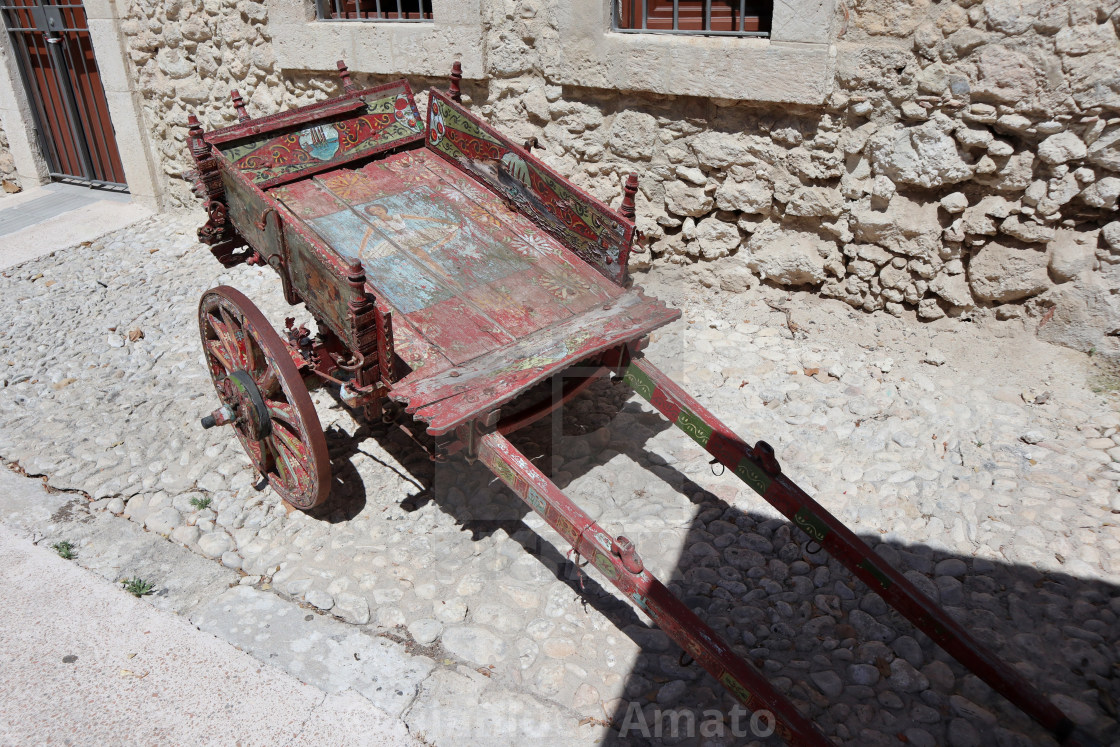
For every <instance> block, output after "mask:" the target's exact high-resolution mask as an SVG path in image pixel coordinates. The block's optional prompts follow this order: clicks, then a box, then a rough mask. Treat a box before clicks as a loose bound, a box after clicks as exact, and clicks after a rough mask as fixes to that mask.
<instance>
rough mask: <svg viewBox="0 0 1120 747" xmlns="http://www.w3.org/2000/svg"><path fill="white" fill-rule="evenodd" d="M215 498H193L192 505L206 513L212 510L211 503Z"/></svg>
mask: <svg viewBox="0 0 1120 747" xmlns="http://www.w3.org/2000/svg"><path fill="white" fill-rule="evenodd" d="M212 500H213V498H191V505H192V506H194V507H195V508H197V509H198V510H199V511H205V510H206V509H208V508H210V502H211V501H212Z"/></svg>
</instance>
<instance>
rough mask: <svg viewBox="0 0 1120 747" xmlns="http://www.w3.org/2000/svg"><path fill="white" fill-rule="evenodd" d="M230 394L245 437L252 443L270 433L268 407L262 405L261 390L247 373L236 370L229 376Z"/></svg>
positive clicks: (270, 423) (270, 420)
mask: <svg viewBox="0 0 1120 747" xmlns="http://www.w3.org/2000/svg"><path fill="white" fill-rule="evenodd" d="M229 383H230V394H231V395H232V399H233V401H232V402H231V403H230V404H231V405H233V408H234V410H235V411H236V412H237V415H238V420H239V421H240V422H241V423H242V424H243V425H244V427H245V432H246V435H248V436H249V437H250V438H252V439H253V440H254V441H260V440H261V439H262V438H264V437H266V436H267V435H268V434H270V433H272V418H271V417H269V414H268V406H267V405H266V404H265V403H264V397H262V396H261V390H260V389H259V388H258V387H257V382H255V381H253V377H252V376H251V375H250V374H249V372H248V371H244V370H242V369H238V370H236V371H233V372H232V373H230V375H229Z"/></svg>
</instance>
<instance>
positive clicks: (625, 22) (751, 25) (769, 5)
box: [612, 0, 774, 36]
mask: <svg viewBox="0 0 1120 747" xmlns="http://www.w3.org/2000/svg"><path fill="white" fill-rule="evenodd" d="M613 5H614V7H613V13H612V15H613V27H614V30H615V31H622V32H626V33H646V34H699V35H704V36H770V20H771V17H772V16H773V13H774V3H773V0H613Z"/></svg>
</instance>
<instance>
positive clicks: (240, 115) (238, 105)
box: [229, 88, 252, 122]
mask: <svg viewBox="0 0 1120 747" xmlns="http://www.w3.org/2000/svg"><path fill="white" fill-rule="evenodd" d="M229 97H230V98H231V99H233V109H234V111H236V112H237V121H238V122H248V121H249V120H250V119H252V117H250V116H249V112H247V111H245V99H243V98H241V94H240V93H239V92H238V90H237V89H236V88H235V89H233V90H232V91H230V92H229Z"/></svg>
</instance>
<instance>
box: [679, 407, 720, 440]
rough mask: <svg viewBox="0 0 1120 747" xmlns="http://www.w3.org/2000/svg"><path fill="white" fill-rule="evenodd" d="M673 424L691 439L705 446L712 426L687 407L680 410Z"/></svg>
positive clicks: (710, 434)
mask: <svg viewBox="0 0 1120 747" xmlns="http://www.w3.org/2000/svg"><path fill="white" fill-rule="evenodd" d="M674 425H676V426H677V427H678V428H680V429H681V430H682V431H684V432H685V433H687V434H688V435H689V437H690V438H691V439H692V440H693V441H695V442H696V443H698V444H700V445H701V446H705V447H706V446H707V445H708V439H709V438H711V437H712V426H710V425H708V424H707V423H705V422H704V421H703V420H701V419H700V417H699V416H697V415H695V414H694V413H692V412H691V411H689V410H687V409H682V410H681V414H680V415H678V416H677V422H676V423H675V424H674Z"/></svg>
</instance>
